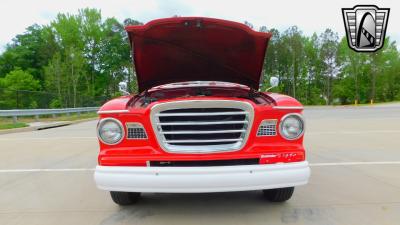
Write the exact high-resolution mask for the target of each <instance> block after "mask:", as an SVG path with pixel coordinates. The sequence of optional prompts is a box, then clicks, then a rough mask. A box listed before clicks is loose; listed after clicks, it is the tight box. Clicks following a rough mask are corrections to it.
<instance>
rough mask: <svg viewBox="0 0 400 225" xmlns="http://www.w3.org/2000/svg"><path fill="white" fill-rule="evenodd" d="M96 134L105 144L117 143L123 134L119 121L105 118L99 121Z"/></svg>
mask: <svg viewBox="0 0 400 225" xmlns="http://www.w3.org/2000/svg"><path fill="white" fill-rule="evenodd" d="M97 129H98V131H97V132H98V136H99V138H100V140H101V141H102V142H104V143H105V144H109V145H112V144H117V143H119V141H121V140H122V137H123V136H124V129H123V128H122V124H121V122H119V121H118V120H116V119H112V118H106V119H103V120H101V121H100V122H99V126H98V128H97Z"/></svg>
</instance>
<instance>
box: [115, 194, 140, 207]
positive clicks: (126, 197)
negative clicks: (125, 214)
mask: <svg viewBox="0 0 400 225" xmlns="http://www.w3.org/2000/svg"><path fill="white" fill-rule="evenodd" d="M110 194H111V198H112V200H113V201H114V202H115V203H116V204H118V205H132V204H134V203H136V202H137V201H138V200H139V198H140V193H138V192H119V191H110Z"/></svg>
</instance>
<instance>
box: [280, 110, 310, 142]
mask: <svg viewBox="0 0 400 225" xmlns="http://www.w3.org/2000/svg"><path fill="white" fill-rule="evenodd" d="M279 131H280V133H281V135H282V137H284V138H285V139H288V140H295V139H298V138H300V137H301V135H302V134H303V132H304V121H303V119H302V117H301V116H300V115H299V114H287V115H286V116H284V117H283V118H282V120H281V124H280V130H279Z"/></svg>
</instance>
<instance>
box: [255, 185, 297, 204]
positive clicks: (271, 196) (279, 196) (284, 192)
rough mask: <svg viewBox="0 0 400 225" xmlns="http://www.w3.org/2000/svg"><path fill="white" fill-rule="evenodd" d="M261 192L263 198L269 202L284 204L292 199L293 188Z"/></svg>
mask: <svg viewBox="0 0 400 225" xmlns="http://www.w3.org/2000/svg"><path fill="white" fill-rule="evenodd" d="M263 192H264V197H265V198H266V199H268V200H269V201H271V202H285V201H287V200H289V199H290V198H291V197H292V195H293V192H294V187H287V188H276V189H269V190H263Z"/></svg>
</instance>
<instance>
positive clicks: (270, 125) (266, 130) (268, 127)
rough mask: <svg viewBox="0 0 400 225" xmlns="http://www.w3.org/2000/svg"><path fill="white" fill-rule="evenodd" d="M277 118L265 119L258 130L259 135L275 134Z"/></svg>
mask: <svg viewBox="0 0 400 225" xmlns="http://www.w3.org/2000/svg"><path fill="white" fill-rule="evenodd" d="M276 122H277V120H263V121H262V123H261V124H260V127H259V128H258V131H257V136H275V135H276Z"/></svg>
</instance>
